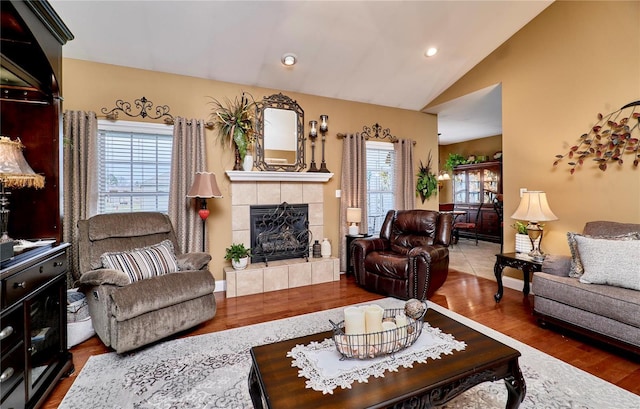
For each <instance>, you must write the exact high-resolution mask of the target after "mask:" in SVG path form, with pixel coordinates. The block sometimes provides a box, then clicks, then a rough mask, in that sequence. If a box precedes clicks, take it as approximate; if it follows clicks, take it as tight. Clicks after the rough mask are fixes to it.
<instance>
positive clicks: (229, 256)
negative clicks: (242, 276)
mask: <svg viewBox="0 0 640 409" xmlns="http://www.w3.org/2000/svg"><path fill="white" fill-rule="evenodd" d="M225 251H226V253H225V255H224V259H225V260H231V266H232V267H233V268H234V270H244V269H245V268H247V264H248V262H249V256H251V249H250V248H249V249H248V248H246V247H245V246H244V244H242V243H240V244H237V243H232V244H231V246H229V247H227V248H226V249H225Z"/></svg>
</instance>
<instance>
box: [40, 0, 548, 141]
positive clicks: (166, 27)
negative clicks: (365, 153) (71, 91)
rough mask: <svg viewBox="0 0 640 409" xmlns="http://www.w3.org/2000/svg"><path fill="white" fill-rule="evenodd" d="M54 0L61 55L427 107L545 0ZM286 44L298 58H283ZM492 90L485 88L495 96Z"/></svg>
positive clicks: (535, 12) (385, 103)
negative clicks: (62, 26)
mask: <svg viewBox="0 0 640 409" xmlns="http://www.w3.org/2000/svg"><path fill="white" fill-rule="evenodd" d="M51 4H52V5H53V7H54V8H55V10H56V11H57V12H58V14H59V15H60V17H61V18H62V19H63V21H64V22H65V23H66V25H67V26H68V27H69V28H70V29H71V31H72V32H73V34H74V35H75V39H74V40H73V41H71V42H69V43H67V45H65V47H64V48H63V54H64V56H65V57H68V58H75V59H80V60H88V61H96V62H102V63H108V64H115V65H122V66H127V67H134V68H141V69H147V70H154V71H161V72H167V73H175V74H181V75H188V76H194V77H200V78H207V79H213V80H218V81H225V82H232V83H239V84H246V85H254V86H260V87H266V88H274V89H279V90H283V91H292V92H300V93H305V94H312V95H318V96H324V97H331V98H338V99H344V100H350V101H358V102H365V103H370V104H377V105H383V106H389V107H397V108H404V109H410V110H422V109H423V108H424V107H425V106H426V105H427V104H429V103H430V102H431V101H432V100H433V99H434V98H435V97H437V96H438V95H439V94H440V93H442V92H443V91H444V90H446V89H447V88H448V87H449V86H451V85H452V84H453V83H454V82H455V81H457V80H458V79H459V78H460V77H461V76H463V75H464V74H465V73H467V72H468V71H469V70H470V69H471V68H473V67H474V66H475V65H476V64H477V63H479V62H480V61H481V60H482V59H483V58H484V57H486V56H487V55H488V54H490V53H491V52H492V51H493V50H495V49H496V48H497V47H498V46H499V45H501V44H502V43H503V42H504V41H506V40H507V39H508V38H509V37H511V36H512V35H513V34H514V33H515V32H516V31H518V30H519V29H520V28H522V27H523V26H524V25H526V24H527V23H528V22H529V21H530V20H532V19H533V18H534V17H535V16H536V15H538V14H539V13H540V12H541V11H542V10H544V9H545V8H546V7H547V6H548V5H549V4H551V1H548V0H542V1H77V0H74V1H70V0H51ZM429 47H437V48H438V53H437V54H436V55H435V56H433V57H426V56H425V51H426V49H427V48H429ZM285 53H293V54H295V55H296V57H297V59H298V63H297V64H296V65H295V66H293V67H285V66H284V65H283V64H282V63H281V57H282V56H283V54H285ZM495 94H496V93H495V92H493V93H491V92H487V93H486V95H484V97H486V98H490V97H491V96H493V98H494V101H493V102H491V101H490V100H487V104H491V105H493V106H494V108H495V105H496V101H495ZM476 97H477V96H476ZM460 102H461V103H462V102H463V101H460ZM474 104H477V100H476V99H474V101H473V103H472V104H471V106H472V107H473V106H474ZM461 106H462V105H461ZM476 107H477V106H476ZM439 109H440V108H439ZM441 109H444V108H441ZM498 109H499V99H498ZM436 111H437V112H439V113H440V114H441V115H442V113H441V112H440V111H438V110H436ZM436 111H431V112H436ZM474 111H476V109H474V110H473V111H471V112H466V113H462V115H466V116H465V117H464V122H466V123H467V124H468V123H469V122H470V121H472V120H474V118H472V117H470V115H475V116H477V114H476V113H475V112H474ZM449 112H450V114H449V115H447V113H446V112H445V113H444V114H445V115H444V116H449V119H448V120H449V121H455V120H456V117H459V115H460V113H455V115H452V114H451V112H453V111H449ZM488 114H490V113H484V114H483V115H488ZM479 120H480V122H483V120H482V118H479ZM484 122H486V120H485V121H484ZM443 125H444V124H443ZM441 127H442V125H441ZM470 128H473V127H470ZM452 129H453V128H452ZM452 132H456V133H459V132H460V131H455V130H452V131H451V132H447V133H449V134H450V135H446V134H445V133H444V132H443V136H442V138H443V139H444V140H442V142H443V143H447V140H446V138H447V137H453V136H454V135H453V134H452ZM458 138H460V135H458ZM463 139H464V137H463ZM467 139H469V138H467ZM449 143H450V141H449Z"/></svg>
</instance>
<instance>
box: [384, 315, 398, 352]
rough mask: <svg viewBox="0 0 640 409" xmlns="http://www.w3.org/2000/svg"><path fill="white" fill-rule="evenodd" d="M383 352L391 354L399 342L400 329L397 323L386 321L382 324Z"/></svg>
mask: <svg viewBox="0 0 640 409" xmlns="http://www.w3.org/2000/svg"><path fill="white" fill-rule="evenodd" d="M382 330H383V331H384V332H383V333H382V352H384V353H387V354H389V353H391V351H393V349H394V348H395V346H396V342H398V335H399V334H398V328H397V326H396V324H395V322H392V321H385V322H383V323H382Z"/></svg>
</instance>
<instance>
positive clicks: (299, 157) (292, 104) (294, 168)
mask: <svg viewBox="0 0 640 409" xmlns="http://www.w3.org/2000/svg"><path fill="white" fill-rule="evenodd" d="M267 109H277V110H285V111H293V112H294V113H295V114H296V118H295V124H293V123H292V124H291V127H292V128H293V127H295V131H296V135H295V139H296V140H295V147H296V149H295V155H296V158H295V161H294V162H293V163H289V162H286V163H285V162H283V163H280V162H275V161H270V160H269V158H268V157H266V149H265V146H266V145H265V139H266V140H268V138H274V137H278V135H277V134H276V135H269V134H267V135H265V110H267ZM256 131H257V137H256V160H255V167H256V169H259V170H266V171H278V170H282V171H285V172H300V171H301V170H303V169H304V168H306V166H307V164H306V162H305V158H304V157H305V149H304V142H305V140H306V138H305V135H304V111H303V110H302V108H301V107H300V105H298V103H297V102H296V101H294V100H292V99H291V98H289V97H288V96H286V95H283V94H282V93H279V94H273V95H271V96H268V97H264V99H263V100H262V101H259V102H256ZM276 132H277V131H276Z"/></svg>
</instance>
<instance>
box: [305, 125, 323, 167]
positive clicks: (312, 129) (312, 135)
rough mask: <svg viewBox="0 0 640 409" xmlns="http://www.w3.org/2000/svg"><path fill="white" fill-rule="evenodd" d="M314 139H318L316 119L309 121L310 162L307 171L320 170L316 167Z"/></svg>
mask: <svg viewBox="0 0 640 409" xmlns="http://www.w3.org/2000/svg"><path fill="white" fill-rule="evenodd" d="M316 139H318V121H309V140H310V141H311V164H310V165H309V169H308V170H307V172H320V171H319V170H318V168H317V167H316Z"/></svg>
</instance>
